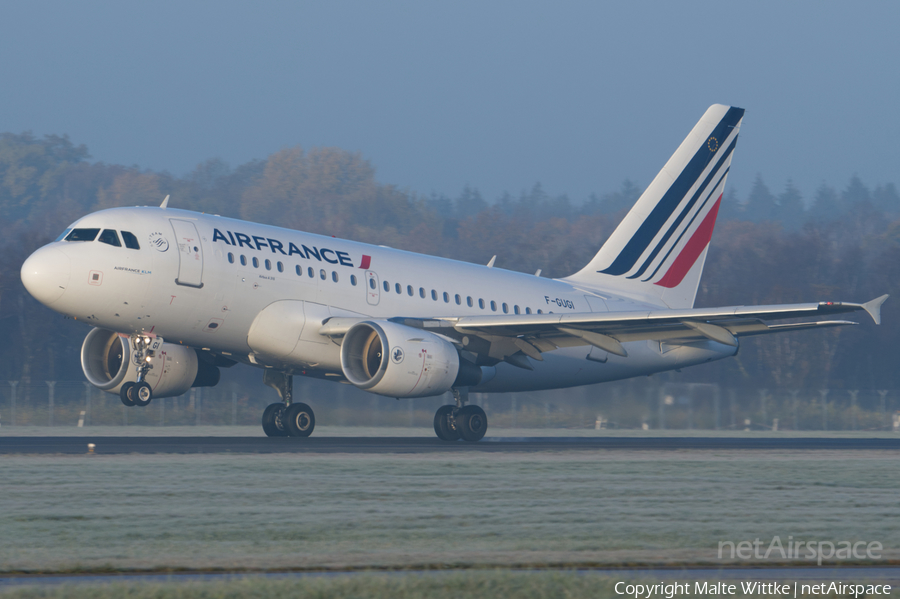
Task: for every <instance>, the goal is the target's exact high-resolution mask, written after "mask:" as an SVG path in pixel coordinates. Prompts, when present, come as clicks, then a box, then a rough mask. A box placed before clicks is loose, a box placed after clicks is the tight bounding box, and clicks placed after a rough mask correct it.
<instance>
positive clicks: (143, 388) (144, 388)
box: [131, 381, 153, 408]
mask: <svg viewBox="0 0 900 599" xmlns="http://www.w3.org/2000/svg"><path fill="white" fill-rule="evenodd" d="M151 399H153V389H151V388H150V384H149V383H147V382H146V381H144V382H143V383H138V384H137V385H135V386H134V387H132V388H131V400H132V401H133V402H134V405H136V406H140V407H142V408H143V407H145V406H146V405H148V404H149V403H150V400H151Z"/></svg>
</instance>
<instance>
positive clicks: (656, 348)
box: [21, 104, 888, 442]
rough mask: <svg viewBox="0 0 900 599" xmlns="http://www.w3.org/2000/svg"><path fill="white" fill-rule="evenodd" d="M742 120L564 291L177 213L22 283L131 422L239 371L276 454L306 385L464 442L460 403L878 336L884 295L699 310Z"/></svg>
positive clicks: (672, 178) (701, 151)
mask: <svg viewBox="0 0 900 599" xmlns="http://www.w3.org/2000/svg"><path fill="white" fill-rule="evenodd" d="M743 116H744V110H743V109H741V108H736V107H731V106H724V105H718V104H717V105H713V106H711V107H710V108H709V109H708V110H707V111H706V112H705V114H704V115H703V116H702V118H701V119H700V120H699V122H698V123H697V124H696V125H695V126H694V128H693V129H692V130H691V132H690V133H689V134H688V136H687V137H686V138H685V140H684V141H683V142H682V143H681V145H680V146H679V147H678V149H677V150H676V151H675V153H674V154H673V155H672V157H671V158H670V159H669V160H668V162H667V163H666V164H665V166H664V167H663V169H662V170H661V171H660V172H659V174H658V175H657V176H656V177H655V178H654V179H653V181H652V182H651V184H650V185H649V186H648V187H647V189H646V191H644V193H643V194H642V195H641V196H640V198H639V199H638V200H637V202H636V203H635V205H634V206H633V207H632V209H631V210H630V211H629V212H628V214H627V215H626V216H625V218H624V220H623V221H622V222H621V224H619V226H618V227H617V228H616V229H615V231H614V232H613V233H612V235H611V236H610V237H609V239H607V240H606V242H605V243H604V244H603V245H602V247H601V248H600V249H599V251H598V252H597V254H596V255H595V256H594V258H593V259H592V260H591V261H590V262H589V263H588V264H587V265H586V266H585V267H584V268H582V269H581V270H579V271H578V272H576V273H574V274H572V275H570V276H567V277H563V278H559V279H548V278H544V277H541V276H540V272H538V273H535V275H531V274H525V273H519V272H512V271H507V270H503V269H500V268H493V262H494V261H493V259H492V260H491V262H490V263H489V264H487V265H486V266H483V265H476V264H471V263H466V262H460V261H455V260H449V259H445V258H438V257H434V256H427V255H422V254H416V253H412V252H406V251H401V250H397V249H392V248H389V247H384V246H374V245H368V244H363V243H357V242H354V241H348V240H343V239H335V238H332V237H325V236H321V235H313V234H310V233H304V232H300V231H295V230H290V229H285V228H279V227H274V226H268V225H261V224H256V223H251V222H246V221H242V220H236V219H231V218H225V217H222V216H217V215H210V214H201V213H197V212H191V211H187V210H178V209H174V208H169V207H168V200H169V197H168V196H166V198H165V200H164V201H163V202H162V204H161V205H160V206H159V207H146V206H144V207H132V208H112V209H107V210H101V211H99V212H94V213H92V214H88V215H87V216H84V217H83V218H81V219H79V220H77V221H76V222H75V223H73V224H72V225H71V226H70V227H68V228H67V229H66V230H65V231H64V232H63V233H62V234H61V235H60V236H59V238H58V239H56V240H55V241H54V242H52V243H49V244H47V245H45V246H43V247H41V248H39V249H38V250H37V251H35V252H34V253H33V254H32V255H31V256H30V257H29V258H28V259H27V260H26V261H25V262H24V264H23V265H22V269H21V278H22V282H23V284H24V285H25V287H26V289H27V290H28V291H29V293H31V295H32V296H34V297H35V298H36V299H37V300H38V301H40V302H41V303H43V304H44V305H46V306H48V307H50V308H51V309H53V310H55V311H57V312H60V313H62V314H64V315H66V316H68V317H71V318H75V319H80V320H83V321H85V322H87V323H88V324H90V325H92V326H93V327H94V328H93V329H92V330H91V331H90V332H89V333H88V334H87V336H86V338H85V340H84V343H83V345H82V349H81V365H82V369H83V371H84V374H85V377H86V378H87V380H88V381H89V382H90V383H92V384H93V385H94V386H96V387H97V388H99V389H102V390H103V391H107V392H109V393H115V394H118V395H119V397H120V398H121V400H122V402H123V403H124V404H125V405H128V406H146V405H148V404H149V403H150V401H151V399H152V398H154V397H157V398H161V397H172V396H177V395H181V394H183V393H184V392H186V391H187V390H188V389H190V388H191V387H196V386H211V385H215V384H216V383H217V382H218V380H219V374H220V371H219V369H220V368H223V367H229V366H233V365H235V364H237V363H243V364H248V365H251V366H255V367H257V368H261V369H262V370H263V382H264V384H265V385H268V386H270V387H272V388H274V389H275V390H276V391H277V392H278V395H279V397H280V401H279V402H275V403H273V404H271V405H269V406H268V407H267V408H266V409H265V411H264V412H263V414H262V428H263V431H264V432H265V434H266V435H268V436H271V437H283V436H291V437H308V436H309V435H310V434H311V433H312V432H313V429H314V428H315V422H316V421H315V414H314V412H313V410H312V408H311V407H310V406H309V405H307V404H305V403H303V402H299V401H294V398H293V377H294V375H302V376H307V377H316V378H320V379H325V380H331V381H337V382H341V383H345V384H351V385H354V386H356V387H358V388H360V389H363V390H365V391H368V392H370V393H376V394H379V395H384V396H388V397H396V398H401V397H403V398H418V397H431V396H439V395H443V394H446V393H448V392H451V393H452V395H453V398H454V402H453V403H448V404H446V405H443V406H441V407H440V408H439V409H438V410H437V412H436V413H435V417H434V430H435V434H436V435H437V436H438V437H439V438H440V439H442V440H444V441H456V440H459V439H462V440H464V441H469V442H475V441H479V440H480V439H482V438H483V437H484V435H485V432H486V431H487V428H488V422H487V416H486V415H485V412H484V410H483V409H482V408H481V407H479V406H478V405H474V404H471V403H469V402H468V396H469V392H470V391H476V392H480V393H500V392H512V391H531V390H541V389H558V388H564V387H573V386H579V385H589V384H594V383H601V382H606V381H613V380H619V379H625V378H629V377H636V376H645V375H650V374H653V373H658V372H663V371H668V370H674V369H680V368H684V367H687V366H692V365H695V364H703V363H706V362H711V361H713V360H720V359H723V358H726V357H729V356H734V355H735V354H737V352H738V348H739V346H740V343H739V340H740V338H742V337H745V336H750V335H763V334H769V333H779V332H786V331H797V330H804V329H815V328H823V327H833V326H841V325H851V324H856V323H855V322H850V321H846V320H829V318H831V317H832V316H833V315H835V314H839V313H846V312H852V311H858V310H862V311H865V312H867V313H868V314H869V315H870V316H871V317H872V319H873V320H874V321H875V323H876V324H880V321H881V305H882V304H883V303H884V301H885V300H886V299H887V297H888V296H887V295H884V296H881V297H879V298H876V299H874V300H872V301H869V302H867V303H864V304H855V303H841V302H831V301H827V302H815V303H805V304H779V305H767V306H727V307H716V308H694V307H693V306H694V299H695V297H696V295H697V288H698V285H699V282H700V277H701V274H702V271H703V265H704V262H705V260H706V255H707V252H708V251H709V244H710V239H711V237H712V232H713V227H714V226H715V220H716V215H717V213H718V210H719V205H720V202H721V201H722V197H723V190H724V186H725V180H726V178H727V175H728V171H729V169H730V167H731V160H732V156H733V151H734V148H735V144H736V141H737V136H738V132H739V130H740V126H741V122H742V120H743ZM800 317H803V318H811V319H812V320H807V321H804V322H796V321H795V319H797V318H800ZM786 319H791V322H788V323H784V322H781V323H779V322H775V323H769V322H766V321H781V320H786Z"/></svg>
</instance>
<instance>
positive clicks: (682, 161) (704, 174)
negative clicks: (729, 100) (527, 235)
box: [566, 104, 744, 308]
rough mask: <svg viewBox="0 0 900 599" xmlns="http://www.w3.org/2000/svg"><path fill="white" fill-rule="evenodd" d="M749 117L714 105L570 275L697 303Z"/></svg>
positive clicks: (680, 304) (681, 304) (658, 299)
mask: <svg viewBox="0 0 900 599" xmlns="http://www.w3.org/2000/svg"><path fill="white" fill-rule="evenodd" d="M743 116H744V110H743V109H742V108H734V107H730V106H723V105H721V104H715V105H713V106H710V108H709V110H707V111H706V114H704V115H703V117H702V118H701V119H700V122H698V123H697V125H696V126H694V129H693V130H692V131H691V132H690V134H689V135H688V136H687V138H685V140H684V141H683V142H681V145H680V146H679V147H678V149H677V150H676V151H675V153H674V154H673V155H672V157H671V158H669V161H668V162H667V163H666V165H665V166H664V167H663V169H662V170H661V171H660V172H659V174H658V175H656V178H655V179H653V182H652V183H651V184H650V186H649V187H647V189H646V191H644V193H643V194H642V195H641V197H640V198H639V199H638V201H637V203H636V204H635V205H634V206H633V207H632V208H631V210H630V211H629V212H628V214H627V215H626V216H625V218H624V219H623V220H622V222H621V224H619V226H618V227H617V228H616V230H615V231H613V234H612V235H611V236H610V238H609V239H607V240H606V243H604V244H603V247H602V248H600V251H599V252H597V255H596V256H594V259H593V260H591V262H590V263H589V264H588V265H587V266H585V267H584V268H583V269H581V270H580V271H578V272H577V273H575V274H574V275H572V276H571V277H568V278H567V279H566V280H568V281H571V282H578V283H582V284H586V285H590V286H592V287H600V288H603V289H608V290H610V291H613V292H615V291H619V292H622V293H624V294H627V295H629V296H632V297H639V298H641V299H644V300H645V301H648V302H651V303H654V304H660V305H665V306H668V307H670V308H690V307H693V305H694V297H695V296H696V295H697V287H698V285H699V284H700V275H701V274H702V273H703V264H704V263H705V262H706V253H707V249H708V246H709V240H710V238H711V237H712V232H713V227H715V224H716V215H717V214H718V211H719V203H720V202H721V200H722V194H723V191H724V189H725V179H726V177H727V175H728V170H729V168H730V167H731V157H732V153H733V151H734V146H735V144H736V142H737V136H738V130H739V129H740V126H741V119H742V118H743Z"/></svg>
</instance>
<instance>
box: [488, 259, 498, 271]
mask: <svg viewBox="0 0 900 599" xmlns="http://www.w3.org/2000/svg"><path fill="white" fill-rule="evenodd" d="M496 259H497V256H494V257H493V258H491V261H490V262H488V263H487V267H488V268H494V261H495V260H496Z"/></svg>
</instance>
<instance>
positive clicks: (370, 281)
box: [369, 279, 375, 289]
mask: <svg viewBox="0 0 900 599" xmlns="http://www.w3.org/2000/svg"><path fill="white" fill-rule="evenodd" d="M369 287H370V288H372V289H375V279H369Z"/></svg>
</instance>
